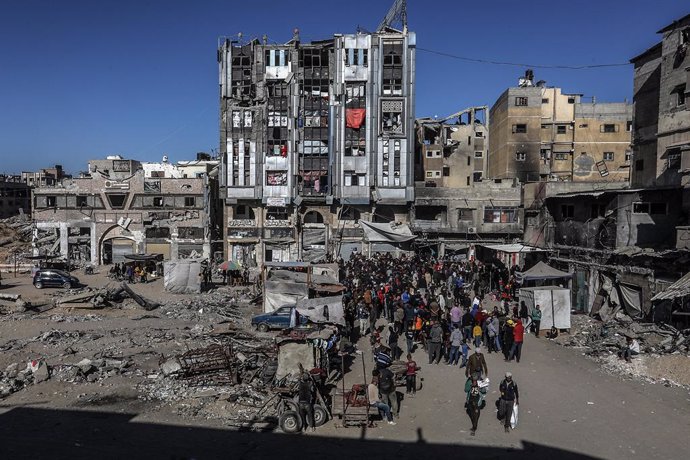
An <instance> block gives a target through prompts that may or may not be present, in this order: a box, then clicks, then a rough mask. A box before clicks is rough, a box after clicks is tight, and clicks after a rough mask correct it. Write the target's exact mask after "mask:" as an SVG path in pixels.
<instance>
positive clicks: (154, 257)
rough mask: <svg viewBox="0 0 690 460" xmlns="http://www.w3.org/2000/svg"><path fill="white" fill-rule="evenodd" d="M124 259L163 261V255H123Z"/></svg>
mask: <svg viewBox="0 0 690 460" xmlns="http://www.w3.org/2000/svg"><path fill="white" fill-rule="evenodd" d="M125 259H129V260H136V261H140V262H142V261H149V260H163V254H125Z"/></svg>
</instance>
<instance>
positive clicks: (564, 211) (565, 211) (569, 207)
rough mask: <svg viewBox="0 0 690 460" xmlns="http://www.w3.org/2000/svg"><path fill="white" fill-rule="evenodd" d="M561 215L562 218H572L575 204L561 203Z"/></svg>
mask: <svg viewBox="0 0 690 460" xmlns="http://www.w3.org/2000/svg"><path fill="white" fill-rule="evenodd" d="M561 217H562V218H563V219H572V218H573V217H575V205H574V204H562V205H561Z"/></svg>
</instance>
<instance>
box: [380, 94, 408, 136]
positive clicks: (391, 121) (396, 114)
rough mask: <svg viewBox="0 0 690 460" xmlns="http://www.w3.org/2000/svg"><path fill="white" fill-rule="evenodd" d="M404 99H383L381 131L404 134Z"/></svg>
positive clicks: (383, 132)
mask: <svg viewBox="0 0 690 460" xmlns="http://www.w3.org/2000/svg"><path fill="white" fill-rule="evenodd" d="M404 132H405V130H404V122H403V101H402V100H389V99H384V100H382V101H381V133H382V134H388V135H403V134H404Z"/></svg>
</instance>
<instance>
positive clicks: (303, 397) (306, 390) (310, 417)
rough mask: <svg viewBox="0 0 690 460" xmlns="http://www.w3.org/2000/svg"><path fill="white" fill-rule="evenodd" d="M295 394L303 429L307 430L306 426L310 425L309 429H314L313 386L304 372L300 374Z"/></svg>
mask: <svg viewBox="0 0 690 460" xmlns="http://www.w3.org/2000/svg"><path fill="white" fill-rule="evenodd" d="M297 394H298V397H299V400H298V407H299V415H300V417H301V418H302V428H303V430H304V431H307V426H310V427H311V431H316V425H315V424H314V386H313V383H312V381H311V378H310V377H309V375H308V374H306V373H303V374H302V378H301V380H300V382H299V388H298V391H297Z"/></svg>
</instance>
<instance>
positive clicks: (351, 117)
mask: <svg viewBox="0 0 690 460" xmlns="http://www.w3.org/2000/svg"><path fill="white" fill-rule="evenodd" d="M366 113H367V111H366V109H346V110H345V118H346V120H347V127H348V128H353V129H359V128H361V127H362V125H363V124H364V119H365V118H366Z"/></svg>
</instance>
